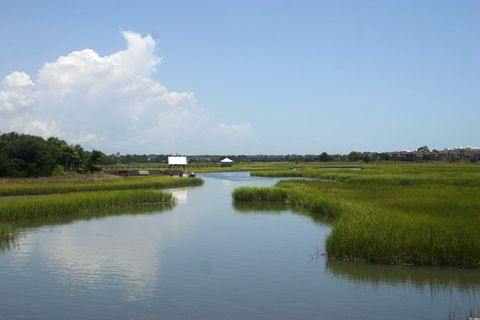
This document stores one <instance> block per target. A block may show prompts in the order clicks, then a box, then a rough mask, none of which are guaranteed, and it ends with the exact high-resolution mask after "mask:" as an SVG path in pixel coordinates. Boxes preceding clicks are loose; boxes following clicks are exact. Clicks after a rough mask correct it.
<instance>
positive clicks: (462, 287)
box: [0, 172, 480, 320]
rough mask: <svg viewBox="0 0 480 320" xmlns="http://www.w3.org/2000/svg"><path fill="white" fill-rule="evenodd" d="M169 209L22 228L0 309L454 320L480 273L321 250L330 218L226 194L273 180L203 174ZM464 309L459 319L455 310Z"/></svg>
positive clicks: (9, 257)
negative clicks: (238, 201)
mask: <svg viewBox="0 0 480 320" xmlns="http://www.w3.org/2000/svg"><path fill="white" fill-rule="evenodd" d="M201 177H202V178H203V179H204V180H205V184H204V185H203V186H201V187H193V188H186V189H175V190H171V192H173V194H174V195H175V196H176V198H177V204H176V205H175V206H174V207H173V208H167V209H165V210H157V211H156V210H153V212H152V211H151V212H143V213H139V212H131V213H129V212H126V213H125V214H120V215H114V216H106V217H98V218H94V219H90V220H77V221H73V222H68V223H66V224H61V223H60V224H55V225H49V226H35V227H30V228H27V229H25V230H24V231H23V232H22V234H21V235H20V237H19V238H18V241H17V243H16V244H14V245H13V246H11V247H10V248H4V249H3V251H0V319H49V320H50V319H249V320H252V319H382V320H384V319H402V320H403V319H448V318H449V315H452V314H455V315H456V316H457V319H460V316H461V315H465V314H468V313H469V312H478V311H480V310H479V308H480V272H479V271H477V270H471V269H458V268H432V267H409V266H385V265H376V264H366V263H351V262H342V261H334V260H328V259H327V258H326V256H325V248H324V244H325V239H326V238H327V236H328V234H329V232H330V229H331V225H332V224H331V223H332V222H329V221H324V220H322V219H320V218H318V217H312V216H310V215H308V214H306V213H296V212H293V211H291V210H290V209H288V208H284V207H280V206H273V207H270V206H266V207H260V206H253V207H252V206H239V207H235V206H234V205H233V204H232V197H231V192H232V190H233V189H234V188H236V187H239V186H244V185H252V186H270V185H273V184H274V183H275V182H277V181H278V180H279V179H275V178H261V177H250V176H249V174H248V173H246V172H230V173H206V174H202V175H201ZM462 319H464V318H462Z"/></svg>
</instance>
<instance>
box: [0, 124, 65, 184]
mask: <svg viewBox="0 0 480 320" xmlns="http://www.w3.org/2000/svg"><path fill="white" fill-rule="evenodd" d="M55 166H56V156H55V149H54V148H53V146H52V145H51V144H50V143H48V142H47V141H45V140H44V139H43V138H41V137H36V136H32V135H27V134H18V133H15V132H10V133H6V134H2V135H0V175H2V176H10V177H36V176H48V175H50V174H51V173H52V171H53V169H54V168H55Z"/></svg>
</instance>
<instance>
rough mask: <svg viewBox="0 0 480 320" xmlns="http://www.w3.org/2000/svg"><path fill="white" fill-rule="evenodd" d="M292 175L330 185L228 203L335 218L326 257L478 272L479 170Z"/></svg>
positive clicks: (250, 192)
mask: <svg viewBox="0 0 480 320" xmlns="http://www.w3.org/2000/svg"><path fill="white" fill-rule="evenodd" d="M253 174H255V175H259V174H260V175H267V176H273V175H275V172H274V171H270V172H268V171H265V172H255V173H253ZM276 174H277V175H279V176H282V175H284V174H285V172H284V171H277V172H276ZM295 174H296V175H297V176H298V175H299V176H304V177H309V178H322V179H334V180H335V181H336V182H333V183H332V182H323V181H316V180H308V181H304V180H297V181H281V182H279V183H278V184H277V185H276V186H275V187H272V188H239V189H236V190H235V191H234V193H233V197H234V200H235V201H279V202H284V203H288V204H289V205H291V206H294V207H297V208H302V209H306V210H308V211H310V212H312V213H316V214H321V215H326V216H330V217H335V218H336V219H337V220H336V223H335V225H334V226H333V229H332V232H331V234H330V236H329V237H328V239H327V243H326V248H327V252H328V254H329V256H330V257H335V258H338V259H359V260H366V261H374V262H382V263H395V264H418V265H454V266H471V267H479V266H480V235H479V234H478V232H476V229H478V228H477V226H478V225H479V223H480V167H479V166H476V165H463V164H441V165H431V164H425V165H417V164H412V165H369V166H365V167H364V169H363V170H361V171H352V170H331V171H328V170H323V169H322V170H320V169H315V168H310V169H305V170H301V171H300V172H295Z"/></svg>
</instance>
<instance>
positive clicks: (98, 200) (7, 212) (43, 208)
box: [0, 190, 174, 222]
mask: <svg viewBox="0 0 480 320" xmlns="http://www.w3.org/2000/svg"><path fill="white" fill-rule="evenodd" d="M173 201H174V198H173V196H172V195H171V194H170V193H165V192H159V191H151V190H117V191H98V192H76V193H65V194H58V195H48V196H39V197H18V198H14V199H9V200H2V201H0V221H1V222H19V221H24V220H27V219H38V218H49V217H54V216H63V215H70V214H78V213H86V212H95V211H102V210H109V209H115V208H121V207H137V206H141V205H145V204H159V203H171V202H173Z"/></svg>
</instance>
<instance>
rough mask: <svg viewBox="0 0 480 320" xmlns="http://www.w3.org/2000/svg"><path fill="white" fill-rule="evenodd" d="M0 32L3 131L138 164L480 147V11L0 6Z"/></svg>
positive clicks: (460, 5)
mask: <svg viewBox="0 0 480 320" xmlns="http://www.w3.org/2000/svg"><path fill="white" fill-rule="evenodd" d="M125 31H131V32H132V34H135V35H138V37H137V38H135V39H137V40H138V39H143V40H138V41H136V40H135V39H134V38H131V41H132V42H128V39H127V38H126V36H125V34H123V35H122V32H125ZM0 36H1V39H3V44H2V50H0V79H3V78H5V77H8V76H9V75H11V74H12V73H14V72H17V73H15V74H14V75H13V76H11V77H9V78H8V79H7V80H5V79H4V80H3V88H2V87H0V90H2V91H1V92H3V100H2V95H1V94H0V116H1V117H2V118H3V122H2V120H0V131H3V132H5V131H10V130H17V131H22V132H28V133H34V134H41V135H50V134H54V135H58V136H61V137H63V138H65V139H67V140H68V141H70V142H79V143H81V144H83V145H85V146H86V147H87V148H97V149H101V150H105V151H106V152H115V151H116V150H119V151H121V152H123V153H127V152H137V153H174V152H179V153H187V154H188V153H219V154H226V153H235V154H239V153H248V154H254V153H276V154H286V153H320V152H323V151H326V152H329V153H337V152H341V153H346V152H349V151H351V150H361V151H367V150H368V151H387V150H403V149H407V150H409V149H415V148H417V147H418V146H421V145H428V146H430V147H431V148H439V149H443V148H446V147H457V146H479V145H480V141H479V140H480V125H479V119H480V2H479V1H328V2H327V1H311V2H310V1H202V2H200V1H169V2H166V1H165V2H164V1H130V2H121V1H101V2H100V1H98V2H94V1H90V2H89V1H82V2H65V1H42V2H39V1H0ZM148 36H150V38H151V39H152V41H153V42H152V41H150V40H149V39H150V38H147V37H148ZM132 37H134V36H133V35H132ZM132 39H133V40H132ZM126 41H127V42H128V43H129V44H131V45H132V47H131V48H130V47H129V48H130V49H127V50H126V48H127V44H126ZM145 48H146V49H145ZM84 49H91V50H93V51H94V53H95V54H96V55H98V57H100V60H99V59H97V58H96V55H94V58H93V60H95V61H96V62H99V63H101V65H102V66H104V67H105V65H106V64H107V65H108V64H115V63H117V64H118V66H121V69H118V68H117V67H118V66H117V65H115V66H113V67H112V68H110V67H108V68H107V67H105V68H107V69H108V71H106V73H102V74H99V73H98V72H97V70H94V71H92V68H93V69H97V67H94V64H92V65H91V66H90V67H85V63H84V62H85V61H86V60H85V59H87V60H88V59H90V58H91V56H90V55H89V54H87V55H83V54H82V55H81V58H78V57H77V56H69V55H70V54H71V53H72V52H74V51H81V50H84ZM143 49H145V50H146V51H142V52H141V53H140V54H139V55H135V53H136V52H139V50H143ZM150 49H151V51H149V50H150ZM128 50H130V51H131V52H130V54H125V55H123V56H128V57H130V58H128V59H134V60H135V61H134V62H131V60H128V61H127V60H125V59H124V60H122V62H118V61H119V59H115V58H112V59H110V58H108V57H110V56H111V55H113V54H115V53H118V52H122V51H128ZM84 53H85V52H84ZM87 53H88V52H87ZM61 56H64V57H66V56H69V57H70V58H71V59H73V62H71V61H70V60H71V59H70V60H68V61H69V62H68V63H70V62H71V63H72V65H74V66H75V67H74V69H72V68H70V65H69V67H68V68H69V69H68V70H67V71H66V69H65V64H61V61H59V60H58V58H59V57H61ZM131 56H135V57H134V58H131ZM104 57H105V59H103V58H104ZM156 57H161V58H162V59H161V63H157V62H154V61H156V60H155V58H156ZM79 59H80V60H81V61H80V60H79ZM149 59H150V60H149ZM88 61H90V60H88ZM143 61H150V62H151V69H149V70H146V71H145V70H143V66H142V63H143ZM152 61H153V62H152ZM46 62H49V63H50V65H49V67H48V68H46V67H45V65H44V64H45V63H46ZM96 62H95V63H96ZM127 62H128V63H127ZM89 63H90V62H89ZM92 63H93V62H92ZM59 64H61V65H59ZM125 65H127V67H125ZM82 68H87V69H82ZM99 68H100V67H99ZM109 68H110V69H109ZM125 68H128V70H129V71H128V72H130V75H131V76H129V78H128V79H125V78H124V77H123V76H122V78H121V79H119V78H114V77H113V75H118V73H119V72H120V71H119V70H126V69H125ZM47 69H48V70H47ZM140 69H141V70H140ZM85 70H87V71H85ZM102 70H103V69H102ZM69 72H70V73H71V74H70V73H69ZM122 72H123V71H122ZM65 74H67V76H68V78H69V79H70V78H72V77H73V78H74V80H72V81H74V82H73V83H69V87H68V90H67V89H66V87H65V82H60V81H57V80H56V79H58V78H59V77H62V75H65ZM77 74H82V75H83V76H82V77H77V76H76V75H77ZM67 76H65V77H67ZM104 78H105V79H108V80H105V81H103V82H99V81H98V79H104ZM70 80H71V79H70ZM70 80H69V81H70ZM139 83H147V84H145V86H144V87H142V88H141V89H138V90H136V91H135V93H129V96H128V97H127V98H126V99H123V98H122V97H123V96H119V94H118V91H119V90H120V91H121V90H123V89H124V88H126V87H128V88H131V87H132V86H136V85H137V84H139ZM155 85H161V86H163V87H165V88H166V89H165V90H166V91H165V92H164V91H162V92H161V95H162V97H163V98H160V96H158V94H157V96H154V93H152V92H153V91H155V90H154V89H153V88H154V87H155ZM98 88H101V89H98ZM98 91H101V92H100V93H98ZM58 92H61V93H62V94H58ZM92 92H93V93H92ZM155 92H157V91H155ZM155 94H156V93H155ZM177 96H181V97H182V98H181V99H176V98H175V99H174V98H173V97H177ZM19 97H20V98H19ZM165 97H167V98H165ZM172 99H173V100H172ZM152 101H158V103H157V102H152ZM2 103H3V107H2ZM139 110H140V111H139ZM2 112H3V113H4V114H2ZM72 118H73V119H74V120H72Z"/></svg>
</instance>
